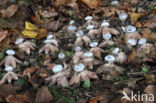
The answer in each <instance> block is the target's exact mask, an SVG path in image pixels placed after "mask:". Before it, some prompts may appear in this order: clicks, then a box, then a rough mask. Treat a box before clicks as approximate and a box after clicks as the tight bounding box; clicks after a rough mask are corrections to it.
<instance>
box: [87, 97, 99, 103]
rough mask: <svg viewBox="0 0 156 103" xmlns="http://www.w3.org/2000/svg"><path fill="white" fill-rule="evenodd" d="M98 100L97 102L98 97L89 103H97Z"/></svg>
mask: <svg viewBox="0 0 156 103" xmlns="http://www.w3.org/2000/svg"><path fill="white" fill-rule="evenodd" d="M98 100H99V97H96V98H94V99H91V100H90V101H89V103H98Z"/></svg>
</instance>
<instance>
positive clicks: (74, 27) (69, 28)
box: [68, 25, 77, 31]
mask: <svg viewBox="0 0 156 103" xmlns="http://www.w3.org/2000/svg"><path fill="white" fill-rule="evenodd" d="M76 29H77V27H76V26H72V25H70V26H68V30H69V31H75V30H76Z"/></svg>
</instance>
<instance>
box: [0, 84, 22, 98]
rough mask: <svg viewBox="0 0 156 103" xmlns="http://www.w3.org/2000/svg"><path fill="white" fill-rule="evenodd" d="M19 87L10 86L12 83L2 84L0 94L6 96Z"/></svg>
mask: <svg viewBox="0 0 156 103" xmlns="http://www.w3.org/2000/svg"><path fill="white" fill-rule="evenodd" d="M20 89H21V88H20V87H17V86H16V87H12V85H2V86H0V96H2V97H7V96H8V95H10V94H14V93H16V91H17V90H20Z"/></svg>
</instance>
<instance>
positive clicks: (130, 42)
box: [128, 39, 137, 46]
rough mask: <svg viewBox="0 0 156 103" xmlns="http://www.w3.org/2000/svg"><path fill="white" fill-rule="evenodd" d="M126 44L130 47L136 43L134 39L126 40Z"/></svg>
mask: <svg viewBox="0 0 156 103" xmlns="http://www.w3.org/2000/svg"><path fill="white" fill-rule="evenodd" d="M128 43H129V44H130V45H132V46H135V45H136V44H137V41H136V40H135V39H128Z"/></svg>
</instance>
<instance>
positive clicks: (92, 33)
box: [88, 20, 119, 38]
mask: <svg viewBox="0 0 156 103" xmlns="http://www.w3.org/2000/svg"><path fill="white" fill-rule="evenodd" d="M109 26H110V24H109V22H107V21H106V20H104V21H103V22H102V23H101V28H99V29H92V30H89V32H88V35H89V36H90V37H91V38H94V37H95V36H98V35H99V34H102V35H103V36H104V35H105V34H113V35H115V36H118V35H119V31H118V30H116V29H114V28H109Z"/></svg>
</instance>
